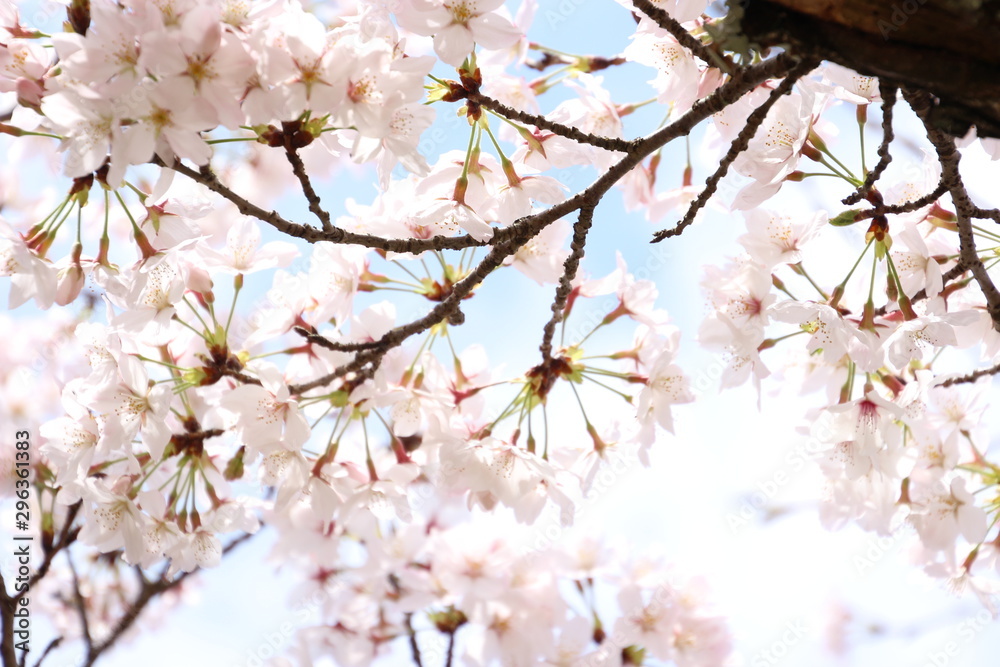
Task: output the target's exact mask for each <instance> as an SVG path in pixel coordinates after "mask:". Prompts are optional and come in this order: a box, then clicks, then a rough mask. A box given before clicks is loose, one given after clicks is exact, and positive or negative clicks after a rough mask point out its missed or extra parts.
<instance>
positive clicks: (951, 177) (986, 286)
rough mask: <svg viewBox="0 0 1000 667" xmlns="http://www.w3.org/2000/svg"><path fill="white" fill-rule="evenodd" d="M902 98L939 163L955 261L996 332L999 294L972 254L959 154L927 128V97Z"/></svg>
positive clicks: (972, 212)
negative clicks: (951, 217) (952, 220)
mask: <svg viewBox="0 0 1000 667" xmlns="http://www.w3.org/2000/svg"><path fill="white" fill-rule="evenodd" d="M903 94H904V96H905V97H906V100H907V102H909V103H910V106H911V107H912V108H913V111H914V112H915V113H916V114H917V116H918V117H919V118H920V120H921V121H923V123H924V128H925V129H926V131H927V138H928V139H930V142H931V144H933V146H934V150H935V151H937V155H938V162H940V163H941V183H942V184H943V185H944V186H945V187H946V188H947V189H948V192H949V193H950V194H951V199H952V201H953V202H954V203H955V214H956V218H957V220H956V224H957V225H958V241H959V258H960V263H961V265H962V266H963V267H964V268H966V269H968V270H969V271H971V272H972V275H973V277H974V278H975V280H976V283H978V285H979V288H980V289H981V290H982V291H983V296H984V297H986V304H987V308H986V309H987V311H988V312H989V314H990V317H991V318H992V319H993V328H994V329H996V330H997V331H1000V291H998V290H997V287H996V285H995V284H994V283H993V279H992V278H990V274H989V272H988V271H987V270H986V266H985V265H984V264H983V262H982V260H981V259H980V258H979V254H978V253H977V252H976V238H975V236H974V234H973V231H972V219H973V218H974V217H976V209H977V206H976V205H975V204H974V203H973V201H972V199H971V198H970V197H969V191H968V190H967V189H966V188H965V183H963V182H962V174H961V171H960V170H959V163H960V161H961V154H960V153H959V152H958V149H957V148H956V147H955V140H954V139H953V138H951V137H950V136H948V135H947V134H945V133H944V132H943V131H942V130H940V129H938V128H937V127H935V126H934V125H932V124H931V109H932V100H931V96H930V94H929V93H916V92H912V91H909V90H904V93H903Z"/></svg>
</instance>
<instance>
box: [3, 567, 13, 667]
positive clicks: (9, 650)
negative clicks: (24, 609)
mask: <svg viewBox="0 0 1000 667" xmlns="http://www.w3.org/2000/svg"><path fill="white" fill-rule="evenodd" d="M16 609H17V599H16V598H13V597H11V596H10V595H8V594H7V582H6V581H4V578H3V574H0V612H2V613H0V625H2V631H3V639H2V640H0V658H2V659H3V667H17V653H15V651H14V612H15V611H16Z"/></svg>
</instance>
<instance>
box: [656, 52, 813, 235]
mask: <svg viewBox="0 0 1000 667" xmlns="http://www.w3.org/2000/svg"><path fill="white" fill-rule="evenodd" d="M818 64H819V63H818V62H816V61H815V60H803V61H801V62H800V63H798V64H797V65H796V66H795V67H794V68H793V69H792V70H791V71H790V72H789V73H788V76H786V77H785V78H784V80H783V81H782V82H781V83H780V84H779V85H778V86H777V87H776V88H775V89H774V90H772V91H771V93H770V94H769V95H768V96H767V99H766V100H764V103H763V104H761V105H760V106H759V107H757V108H756V109H754V110H753V112H752V113H751V114H750V115H749V116H748V117H747V122H746V125H744V126H743V128H742V129H741V130H740V132H739V134H737V135H736V138H735V139H734V140H733V143H732V144H731V145H730V146H729V150H728V151H727V152H726V155H725V156H724V157H723V158H722V160H721V162H719V167H718V168H717V169H716V170H715V173H714V174H712V175H711V176H710V177H709V178H708V180H707V181H705V189H703V190H702V191H701V192H700V193H699V194H698V196H697V197H696V198H695V200H694V201H693V202H691V205H690V206H688V210H687V213H685V214H684V217H683V218H681V221H680V222H678V223H677V224H676V225H675V226H674V227H673V229H661V230H660V231H658V232H656V234H654V235H653V241H652V242H653V243H659V242H660V241H662V240H663V239H666V238H670V237H672V236H679V235H681V234H683V233H684V230H685V229H687V228H688V226H689V225H691V223H692V222H694V218H695V216H696V215H697V214H698V211H700V210H701V209H702V208H703V207H704V206H705V204H707V203H708V200H709V199H710V198H711V197H712V195H713V194H715V191H716V190H717V189H718V188H719V182H720V181H722V179H723V178H724V177H725V175H726V173H727V172H728V171H729V167H730V166H731V165H732V164H733V161H734V160H736V158H737V157H738V156H739V154H740V153H742V152H743V151H745V150H746V149H747V146H748V145H749V144H750V140H751V139H753V137H754V135H755V134H756V133H757V130H758V129H759V128H760V126H761V123H763V122H764V119H765V118H767V113H768V111H770V110H771V107H773V106H774V104H775V102H777V101H778V99H779V98H780V97H783V96H784V95H786V94H788V93H789V92H790V91H791V90H792V86H793V85H795V82H796V81H798V80H799V79H800V78H802V77H803V76H805V75H806V74H808V73H809V72H811V71H812V70H813V69H814V68H815V67H816V66H817V65H818Z"/></svg>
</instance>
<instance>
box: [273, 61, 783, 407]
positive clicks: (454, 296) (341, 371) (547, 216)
mask: <svg viewBox="0 0 1000 667" xmlns="http://www.w3.org/2000/svg"><path fill="white" fill-rule="evenodd" d="M797 66H800V63H799V61H798V60H797V59H796V58H794V57H793V56H790V55H788V54H787V53H781V54H779V55H778V56H777V57H775V58H771V59H769V60H765V61H763V62H761V63H757V64H756V65H752V66H749V67H746V68H744V69H742V70H740V71H739V72H737V73H736V75H735V76H733V78H732V79H730V80H729V81H727V82H726V83H724V84H723V85H722V86H720V87H719V88H718V89H716V91H715V92H713V93H712V94H711V95H709V96H707V97H705V98H703V99H701V100H698V101H697V102H695V103H694V104H693V105H692V107H691V109H689V110H688V111H687V113H685V114H684V115H682V116H681V117H680V118H678V119H677V120H676V121H674V122H673V123H671V124H670V125H667V126H666V127H663V128H661V129H660V130H658V131H656V132H654V133H653V134H650V135H648V136H647V137H645V138H643V139H640V140H638V141H637V142H635V145H634V148H633V149H631V150H630V151H629V152H628V153H626V155H625V156H624V157H623V158H622V159H621V160H619V161H618V162H617V163H615V164H614V165H612V166H611V168H610V169H608V170H607V171H606V172H604V174H602V175H601V176H600V177H598V178H597V179H596V180H595V181H594V182H593V183H591V184H590V185H589V186H588V187H587V188H586V189H585V190H583V191H581V192H578V193H577V194H576V195H574V196H573V197H570V198H569V199H566V200H564V201H562V202H560V203H559V204H555V205H554V206H550V207H549V208H547V209H545V210H544V211H541V212H540V213H536V214H534V215H530V216H526V217H524V218H521V219H519V220H518V221H516V222H515V223H514V224H512V225H510V226H509V227H505V228H502V229H498V230H497V231H496V232H495V233H494V235H493V239H492V240H491V242H490V243H491V244H492V246H493V247H492V249H491V250H490V252H489V254H488V255H487V256H486V257H485V258H484V259H483V261H482V262H481V263H480V264H479V266H477V267H476V269H475V270H474V271H473V272H472V273H471V274H469V275H468V276H466V277H465V278H464V279H462V280H461V281H459V282H458V283H456V284H455V285H454V287H453V288H452V292H451V294H450V295H448V297H447V298H446V299H445V300H444V301H442V302H440V303H439V304H437V305H436V306H435V307H434V308H433V309H432V310H431V311H430V312H429V313H428V314H427V315H425V316H424V317H422V318H420V319H417V320H414V321H412V322H410V323H409V324H406V325H403V326H399V327H396V328H394V329H392V330H391V331H389V332H387V333H386V334H385V335H383V336H382V338H380V339H379V340H377V341H374V342H373V344H372V345H371V347H370V349H367V350H361V351H359V352H358V354H357V355H356V356H355V358H354V360H352V361H350V362H348V363H346V364H343V365H341V366H339V367H338V368H336V369H334V370H333V371H331V372H330V373H327V374H326V375H323V376H321V377H319V378H316V379H315V380H311V381H309V382H305V383H302V384H296V385H291V386H290V387H289V391H290V392H291V393H292V394H297V395H301V394H303V393H305V392H307V391H311V390H313V389H316V388H318V387H323V386H326V385H328V384H330V383H331V382H333V381H334V380H336V379H337V378H339V377H342V376H344V375H346V374H347V373H352V372H357V371H361V370H362V369H365V367H366V366H368V368H367V369H366V372H367V373H368V374H371V373H373V372H374V366H377V364H378V363H379V361H380V360H381V358H382V356H384V355H385V353H386V352H388V351H389V350H390V349H392V348H394V347H396V346H398V345H400V344H401V343H402V342H403V341H404V340H406V338H408V337H409V336H411V335H414V334H417V333H420V332H422V331H425V330H427V329H429V328H430V327H432V326H434V325H435V324H437V323H438V322H442V321H444V320H445V319H447V318H449V317H451V316H453V315H454V314H459V315H460V311H459V310H458V305H459V303H460V302H461V300H462V299H463V298H465V296H467V295H468V294H470V293H471V292H472V290H473V289H474V288H475V287H476V285H478V284H479V283H480V282H482V280H483V278H485V277H486V275H488V274H489V273H490V272H491V271H492V270H493V269H495V268H496V267H498V266H500V264H501V263H502V262H503V260H504V258H506V257H507V256H509V255H512V254H513V253H515V252H517V249H518V248H520V247H521V246H522V245H524V244H525V243H527V242H528V240H530V239H531V238H532V237H534V236H535V235H536V234H538V232H540V231H541V230H542V229H544V228H545V227H547V226H548V225H550V224H552V223H553V222H555V221H556V220H558V219H559V218H561V217H563V216H564V215H567V214H569V213H572V212H573V211H576V210H579V209H581V208H583V207H588V206H589V207H594V206H596V205H597V203H598V202H599V201H600V200H601V198H602V197H603V196H604V195H605V194H606V193H607V192H608V190H610V189H611V188H612V187H613V186H614V184H615V183H617V182H618V181H619V180H620V179H621V178H622V177H623V176H624V175H625V174H627V173H628V172H629V171H631V170H632V169H633V168H634V167H635V166H636V165H637V164H639V163H640V162H642V160H643V159H645V157H646V156H647V155H649V154H650V153H652V152H653V151H655V150H657V149H658V148H660V147H661V146H663V145H665V144H667V143H668V142H670V141H672V140H673V139H676V138H677V137H682V136H686V135H687V134H689V133H690V132H691V130H692V129H694V127H695V126H696V125H697V124H698V123H700V122H701V121H702V120H704V119H706V118H708V117H709V116H711V115H712V114H714V113H717V112H719V111H721V110H723V109H725V108H726V107H727V106H729V105H730V104H733V103H735V102H736V101H737V100H739V99H740V98H741V97H742V96H743V95H744V94H745V93H746V92H747V91H749V90H752V89H753V88H754V87H756V86H757V85H758V84H760V83H761V82H763V81H766V80H767V79H769V78H772V77H775V76H781V75H784V74H787V73H789V72H790V71H791V70H792V69H794V68H795V67H797ZM338 231H339V230H338Z"/></svg>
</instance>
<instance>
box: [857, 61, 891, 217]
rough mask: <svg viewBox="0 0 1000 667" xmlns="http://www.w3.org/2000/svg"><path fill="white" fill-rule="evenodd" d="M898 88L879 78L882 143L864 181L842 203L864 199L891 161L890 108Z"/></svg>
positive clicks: (862, 129)
mask: <svg viewBox="0 0 1000 667" xmlns="http://www.w3.org/2000/svg"><path fill="white" fill-rule="evenodd" d="M898 90H899V89H898V88H897V87H896V84H894V83H890V82H888V81H886V80H884V79H879V82H878V92H879V95H880V96H881V97H882V143H880V144H879V147H878V163H877V164H876V165H875V168H874V169H872V170H871V171H870V172H868V175H867V176H865V182H864V183H862V184H861V187H859V188H858V189H857V190H856V191H854V192H853V193H851V194H850V195H848V196H847V197H844V200H843V203H844V204H846V205H848V206H850V205H851V204H857V203H858V202H859V201H861V200H862V199H864V198H865V197H866V196H867V195H868V193H869V192H870V191H871V189H872V188H873V187H874V186H875V182H876V181H877V180H878V179H879V178H880V177H881V176H882V172H884V171H885V170H886V168H887V167H888V166H889V163H890V162H892V153H890V152H889V144H891V143H892V140H893V139H894V138H895V134H894V132H893V129H892V108H893V107H894V106H895V105H896V93H897V92H898ZM861 131H862V132H864V131H865V130H864V128H861Z"/></svg>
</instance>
